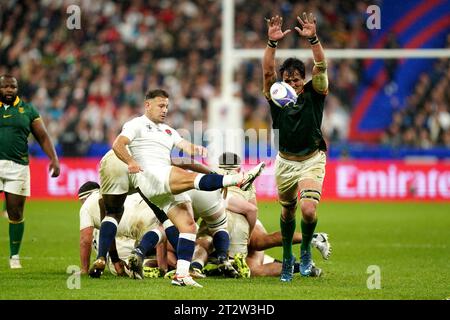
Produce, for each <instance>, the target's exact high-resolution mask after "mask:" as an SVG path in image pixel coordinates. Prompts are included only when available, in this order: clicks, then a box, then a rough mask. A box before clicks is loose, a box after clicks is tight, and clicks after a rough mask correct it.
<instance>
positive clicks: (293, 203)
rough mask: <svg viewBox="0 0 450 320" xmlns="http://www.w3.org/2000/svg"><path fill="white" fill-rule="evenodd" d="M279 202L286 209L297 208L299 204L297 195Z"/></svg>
mask: <svg viewBox="0 0 450 320" xmlns="http://www.w3.org/2000/svg"><path fill="white" fill-rule="evenodd" d="M278 202H279V203H280V204H281V205H282V206H283V207H285V208H286V209H290V208H295V207H296V206H297V197H295V198H294V199H292V200H290V201H283V200H278Z"/></svg>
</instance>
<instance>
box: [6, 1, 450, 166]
mask: <svg viewBox="0 0 450 320" xmlns="http://www.w3.org/2000/svg"><path fill="white" fill-rule="evenodd" d="M372 2H373V1H362V0H360V1H356V2H346V1H337V0H331V1H306V2H305V3H304V4H298V3H295V1H282V2H279V3H278V5H276V4H274V2H273V1H270V0H263V1H243V0H237V1H236V2H235V12H236V17H235V24H236V32H235V47H236V48H263V47H264V45H265V25H264V23H265V22H264V20H263V19H262V17H265V16H268V15H269V13H271V12H279V13H281V14H283V15H284V16H286V19H285V25H286V26H289V25H294V23H295V22H294V19H295V14H293V13H294V12H303V11H305V10H312V11H314V12H315V14H316V15H317V18H318V23H319V24H320V37H321V39H323V43H325V44H326V47H327V48H338V49H339V48H368V47H373V48H377V47H379V46H382V47H384V48H397V47H407V45H408V44H411V42H410V40H411V36H410V35H409V33H411V30H410V29H408V28H406V27H405V25H406V23H407V22H408V17H410V16H411V15H414V14H415V13H416V10H418V9H417V8H418V7H420V6H422V4H420V3H421V2H420V1H410V2H408V4H407V5H405V6H404V8H403V9H402V10H388V9H386V10H384V11H383V12H388V14H391V15H392V17H391V16H388V17H387V19H390V20H389V21H391V20H392V21H399V22H402V23H400V26H399V25H393V26H392V28H389V27H387V28H386V32H384V31H383V32H384V33H383V32H382V33H380V34H376V36H375V37H373V36H372V37H371V34H370V32H371V31H370V30H368V29H367V28H365V25H364V24H365V21H364V19H363V18H364V17H365V11H366V8H367V6H368V5H369V4H371V3H372ZM444 2H445V1H444ZM79 3H80V6H81V10H82V11H81V12H82V21H81V23H82V29H81V30H68V29H67V28H66V24H65V23H64V22H65V19H66V18H67V16H68V14H67V13H66V4H65V2H64V1H50V0H44V1H39V2H36V1H32V0H25V1H14V0H7V1H2V2H1V4H0V27H1V28H0V30H1V31H0V61H1V64H0V74H3V73H12V74H13V75H14V76H16V77H17V78H18V79H19V81H20V86H21V89H22V92H20V93H19V94H20V95H21V96H23V97H24V98H25V99H26V100H28V101H31V102H32V103H33V104H34V105H35V106H36V107H37V108H38V110H39V111H40V112H41V115H42V116H43V118H44V120H45V123H46V126H47V128H48V130H49V133H50V135H51V136H52V137H53V138H54V139H55V141H54V142H55V144H56V146H57V151H58V153H59V154H60V155H63V156H72V157H76V156H89V157H90V156H93V157H98V156H102V155H103V154H104V153H105V152H106V150H108V148H109V145H110V143H111V142H112V140H113V139H114V137H115V136H116V134H117V133H118V132H119V130H120V128H121V126H122V124H123V123H124V122H125V121H126V120H128V119H129V118H130V117H132V116H133V115H136V114H138V113H139V112H138V110H137V109H138V108H140V105H141V101H142V99H143V94H144V92H145V91H146V90H147V88H155V87H162V88H165V89H166V90H168V91H169V92H170V94H171V97H172V99H171V100H172V102H173V104H172V105H171V112H170V113H169V119H168V123H169V124H170V125H171V126H173V127H175V128H185V129H187V130H190V131H192V126H193V121H194V120H204V121H205V120H207V116H208V115H207V104H208V100H209V99H210V98H211V97H213V96H215V95H217V94H218V91H219V87H220V77H218V76H217V75H218V74H219V72H220V70H219V68H220V66H219V61H220V59H219V57H220V53H221V41H220V39H221V19H219V18H218V17H220V14H221V7H220V2H219V1H207V0H184V1H176V2H171V1H160V2H148V3H147V2H145V1H141V0H132V1H128V2H126V3H125V2H122V1H113V0H99V1H95V2H93V3H91V2H89V3H88V1H79ZM377 3H379V4H380V5H381V6H382V7H383V6H386V8H390V7H389V6H393V4H389V3H388V2H387V1H378V2H377ZM447 4H448V2H447ZM443 5H445V3H444V4H443ZM423 6H425V7H423V8H422V7H420V10H421V11H420V12H421V14H423V15H424V20H423V21H425V22H426V21H428V20H431V19H435V20H436V21H437V22H439V21H440V20H439V19H440V17H441V16H439V14H442V11H444V14H445V10H442V8H441V7H440V6H435V7H432V8H431V7H426V4H423ZM391 11H392V12H394V13H391ZM398 15H399V16H398ZM433 21H434V20H433ZM402 26H403V29H401V28H402ZM445 26H446V25H444V28H441V29H442V30H441V29H436V30H435V31H436V32H435V33H434V35H435V38H433V39H434V40H433V41H435V42H432V43H431V42H430V43H424V44H423V45H424V46H425V47H427V46H428V47H430V46H431V47H439V46H441V47H445V46H447V48H449V47H450V46H449V43H450V36H449V35H448V34H449V27H448V26H447V27H445ZM419 27H420V26H419ZM419 27H418V26H417V25H411V26H410V28H415V29H416V30H419V29H420V28H419ZM389 30H394V31H395V32H396V33H395V34H394V33H392V32H389ZM386 33H387V34H386ZM383 37H384V38H383ZM370 38H373V40H370ZM380 39H381V40H380ZM412 39H413V40H414V38H412ZM442 39H444V40H442ZM411 41H412V40H411ZM442 41H443V42H442ZM445 41H446V43H445ZM295 47H299V48H302V47H305V43H302V42H301V40H300V38H299V37H288V38H287V40H286V41H283V42H282V43H280V48H295ZM411 60H414V59H411ZM417 60H421V61H416V62H414V63H415V65H414V66H418V67H417V68H416V69H417V73H415V74H413V75H409V77H410V78H411V79H409V85H408V86H407V87H406V89H405V90H403V91H402V90H399V87H400V86H401V84H402V83H403V82H402V81H404V78H405V72H406V71H405V68H410V66H409V65H408V64H403V62H402V61H397V60H385V61H383V60H381V59H377V61H376V62H374V63H371V62H370V61H364V62H363V61H361V60H352V59H343V60H333V61H330V63H329V72H328V74H329V77H330V95H329V98H328V99H327V100H326V107H325V108H326V109H325V113H324V123H323V129H324V134H325V135H326V138H327V140H328V141H330V142H332V143H331V144H330V145H331V148H330V156H331V157H332V158H334V157H355V158H358V157H372V158H402V157H405V156H409V155H414V156H416V155H432V156H434V157H438V158H450V151H449V149H450V113H449V111H450V110H449V106H450V99H449V91H448V90H447V88H448V86H449V81H450V64H449V61H448V59H442V60H431V59H417ZM423 60H427V61H426V62H425V61H423ZM307 63H308V65H307V70H311V61H308V62H307ZM430 66H431V67H430ZM379 70H385V71H386V74H385V75H384V74H383V77H385V78H383V80H384V81H383V82H382V85H378V84H379V82H376V80H377V79H375V76H373V78H370V77H371V73H372V72H373V73H374V74H377V73H375V72H379ZM307 77H308V75H307ZM374 88H375V89H376V93H377V94H376V96H375V98H374V100H373V101H372V102H371V104H370V106H369V109H367V110H368V112H367V113H366V118H367V119H366V118H364V119H363V118H361V117H359V118H358V116H357V114H358V110H362V109H364V108H366V107H367V106H363V104H364V103H366V102H365V100H364V99H365V98H367V97H368V96H369V93H370V90H374ZM400 91H401V92H400ZM235 92H236V94H237V95H240V96H241V98H242V100H243V102H244V109H243V117H244V129H247V128H261V129H264V128H265V129H270V118H269V114H268V112H267V105H266V102H265V101H264V98H263V96H262V94H261V62H260V61H259V60H245V61H243V62H242V64H241V65H240V66H239V71H238V72H236V73H235ZM387 99H389V103H387V104H383V106H384V107H382V106H380V101H385V100H387ZM377 106H380V108H382V109H381V110H382V112H383V114H385V115H386V116H385V117H384V118H382V119H380V117H374V116H373V115H374V112H377V111H376V110H377V109H376V108H377ZM370 107H372V109H370ZM383 108H384V109H383ZM365 110H366V109H365ZM371 110H372V111H371ZM373 110H375V111H373ZM379 110H380V109H378V112H380V111H379ZM355 119H359V120H360V121H359V122H357V120H355ZM374 119H376V122H374V121H375V120H374ZM367 128H368V129H376V130H375V134H368V135H367V136H368V137H369V138H364V137H365V134H366V132H363V130H362V129H367ZM361 138H364V139H361ZM30 153H31V154H32V155H33V156H36V157H40V156H42V155H43V154H42V152H41V151H40V149H39V148H36V147H35V146H34V145H33V144H31V146H30Z"/></svg>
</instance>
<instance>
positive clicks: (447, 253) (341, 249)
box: [0, 200, 450, 300]
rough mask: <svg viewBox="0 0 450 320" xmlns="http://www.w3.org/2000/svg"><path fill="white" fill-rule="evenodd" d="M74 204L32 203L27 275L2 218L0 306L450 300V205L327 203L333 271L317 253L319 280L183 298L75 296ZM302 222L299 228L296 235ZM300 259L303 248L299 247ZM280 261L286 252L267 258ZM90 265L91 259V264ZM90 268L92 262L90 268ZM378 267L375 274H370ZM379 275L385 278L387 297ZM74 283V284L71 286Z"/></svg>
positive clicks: (175, 290) (164, 284) (263, 206)
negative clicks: (14, 260)
mask: <svg viewBox="0 0 450 320" xmlns="http://www.w3.org/2000/svg"><path fill="white" fill-rule="evenodd" d="M259 208H260V219H261V220H262V221H263V223H264V224H265V226H266V228H267V230H268V231H274V230H278V229H279V224H278V221H279V211H280V209H279V206H278V204H277V203H275V202H260V203H259ZM78 209H79V204H78V202H75V201H65V202H63V201H30V200H29V201H28V202H27V204H26V208H25V218H26V225H25V236H24V241H23V244H22V249H21V253H20V254H21V258H22V265H23V269H20V270H10V269H9V266H8V254H9V245H8V223H7V219H5V218H0V288H2V290H0V300H4V299H14V300H15V299H27V300H28V299H56V300H59V299H64V300H76V299H108V300H109V299H163V300H166V299H175V300H178V299H188V300H189V299H192V300H196V299H218V300H243V299H250V300H253V299H255V300H256V299H258V300H277V299H283V300H290V299H294V300H301V299H326V300H328V299H358V300H369V299H370V300H372V299H408V300H409V299H414V300H416V299H420V300H422V299H437V300H443V299H446V298H448V297H450V268H449V266H450V264H449V263H450V250H449V245H450V210H449V204H448V203H406V202H404V203H393V202H386V203H380V202H326V201H325V202H323V203H321V205H320V208H319V224H318V226H317V229H316V230H317V231H323V232H327V233H328V234H329V235H330V241H331V243H332V246H333V254H332V256H331V258H330V260H329V261H323V260H322V259H321V258H320V256H319V254H318V253H317V251H315V252H314V254H315V256H314V258H315V261H316V264H317V265H318V266H319V267H321V268H322V269H323V271H324V275H323V276H322V277H321V278H301V277H299V276H298V275H296V276H295V278H294V281H293V282H292V283H288V284H286V283H281V282H280V281H279V279H278V278H251V279H223V278H207V279H204V280H200V281H199V282H200V283H201V284H202V285H204V288H203V289H190V288H179V287H173V286H171V285H170V282H169V280H166V279H146V280H145V281H135V280H132V279H129V278H116V277H114V276H112V275H110V274H108V273H105V274H104V275H103V277H102V278H101V279H89V278H88V277H85V276H83V277H81V280H80V285H81V287H80V289H72V290H71V289H68V287H67V281H68V278H69V274H68V273H66V270H67V268H68V267H69V266H71V265H79V255H78V246H79V244H78V239H79V231H78ZM298 230H299V220H298V218H297V231H298ZM294 249H295V253H296V255H297V257H298V251H299V246H298V245H297V246H295V247H294ZM268 253H269V254H271V255H272V256H274V257H276V258H280V257H281V248H275V249H271V250H269V251H268ZM92 258H93V257H92ZM91 261H92V260H91ZM371 266H376V267H371ZM372 268H379V271H380V274H379V275H380V278H379V280H380V281H379V284H380V289H376V288H375V289H369V288H368V286H367V283H368V282H369V284H372V285H376V284H377V282H375V280H373V279H374V278H373V277H374V274H373V270H374V269H372ZM69 282H70V281H69Z"/></svg>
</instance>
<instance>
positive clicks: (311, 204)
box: [262, 13, 328, 282]
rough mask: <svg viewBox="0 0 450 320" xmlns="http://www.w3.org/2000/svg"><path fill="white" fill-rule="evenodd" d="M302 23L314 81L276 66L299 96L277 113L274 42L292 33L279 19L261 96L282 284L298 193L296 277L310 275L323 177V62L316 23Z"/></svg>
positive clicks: (271, 30) (271, 22) (290, 65)
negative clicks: (273, 146)
mask: <svg viewBox="0 0 450 320" xmlns="http://www.w3.org/2000/svg"><path fill="white" fill-rule="evenodd" d="M297 20H298V22H299V24H300V26H299V27H296V28H295V30H296V31H297V32H298V34H299V35H300V36H302V37H307V38H308V41H309V44H310V46H311V49H312V53H313V58H314V67H313V70H312V80H311V81H305V64H304V63H303V62H302V61H300V60H299V59H296V58H289V59H287V60H285V61H284V62H283V64H282V65H281V67H280V70H279V71H280V74H279V75H280V77H281V79H282V80H283V81H284V82H286V83H288V84H289V85H291V86H292V87H293V88H294V90H295V92H296V93H297V95H298V98H297V102H296V103H295V104H291V105H288V106H286V107H285V108H280V107H278V106H277V105H275V104H274V103H273V101H272V100H271V96H270V87H271V86H272V84H273V83H274V82H275V81H277V72H276V69H275V51H276V48H277V44H278V41H279V40H281V39H283V38H284V37H285V36H286V35H287V34H288V33H289V32H290V31H291V30H289V29H288V30H285V31H282V29H281V26H282V24H283V18H282V17H279V16H275V17H272V18H270V19H266V21H267V24H268V37H269V40H268V43H267V46H266V48H265V51H264V57H263V61H262V67H263V77H264V81H263V87H264V88H263V92H264V95H265V97H266V99H267V101H268V103H269V105H270V111H271V115H272V122H273V124H272V127H273V129H274V131H275V137H276V141H277V142H278V155H277V159H276V163H275V178H276V183H277V189H278V197H279V202H280V204H281V206H282V209H281V219H280V226H281V233H282V237H283V270H282V273H281V281H285V282H289V281H291V280H292V276H293V267H294V263H295V257H294V255H293V253H292V237H293V234H294V231H295V227H296V222H295V212H296V209H297V197H298V193H299V192H300V209H301V212H302V219H301V223H300V225H301V231H302V238H303V241H302V244H301V249H300V274H301V275H302V276H312V275H313V274H312V273H311V269H312V266H313V263H312V256H311V240H312V237H313V234H314V230H315V227H316V224H317V213H316V210H317V205H318V204H319V201H320V197H321V191H322V184H323V179H324V177H325V162H326V156H325V151H326V144H325V141H324V139H323V136H322V132H321V130H320V126H321V124H322V116H323V108H324V100H325V97H326V95H327V93H328V77H327V73H326V68H327V65H326V61H325V55H324V51H323V48H322V45H321V44H320V42H319V39H318V38H317V35H316V19H315V17H314V16H313V15H312V13H311V14H309V16H307V15H306V13H303V17H302V18H300V17H297Z"/></svg>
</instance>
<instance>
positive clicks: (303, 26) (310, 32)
mask: <svg viewBox="0 0 450 320" xmlns="http://www.w3.org/2000/svg"><path fill="white" fill-rule="evenodd" d="M297 20H298V23H300V27H295V30H297V32H298V34H299V35H301V36H302V37H308V38H311V37H314V36H315V35H316V18H315V17H314V15H313V14H312V13H310V14H309V17H308V16H307V15H306V12H303V19H302V18H300V17H298V16H297Z"/></svg>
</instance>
